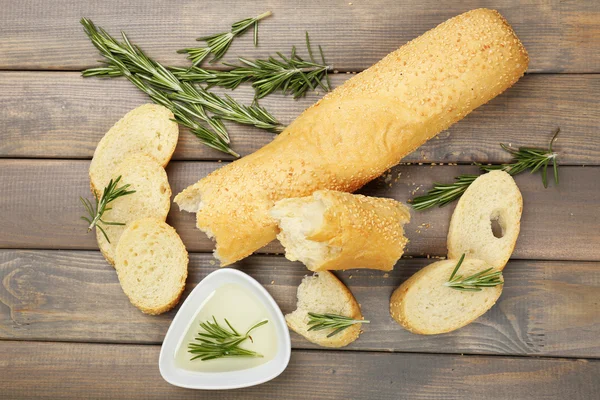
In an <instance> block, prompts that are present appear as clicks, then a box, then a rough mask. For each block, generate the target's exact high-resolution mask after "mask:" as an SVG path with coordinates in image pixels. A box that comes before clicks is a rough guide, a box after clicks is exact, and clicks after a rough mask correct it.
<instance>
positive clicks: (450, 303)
mask: <svg viewBox="0 0 600 400" xmlns="http://www.w3.org/2000/svg"><path fill="white" fill-rule="evenodd" d="M456 263H457V260H443V261H438V262H435V263H433V264H430V265H428V266H426V267H425V268H423V269H421V270H420V271H419V272H417V273H416V274H414V275H413V276H411V277H410V278H409V279H408V280H407V281H406V282H404V283H403V284H402V285H400V287H399V288H398V289H396V290H395V291H394V293H393V294H392V298H391V301H390V313H391V315H392V318H394V319H395V320H396V321H397V322H398V323H399V324H400V325H402V327H404V328H405V329H407V330H408V331H410V332H413V333H418V334H421V335H436V334H440V333H446V332H452V331H454V330H456V329H459V328H462V327H463V326H465V325H468V324H470V323H471V322H473V321H474V320H476V319H477V318H479V317H480V316H481V315H483V314H484V313H485V312H486V311H488V310H489V309H490V308H492V306H493V305H494V304H495V303H496V301H497V300H498V298H499V297H500V294H501V293H502V285H498V286H492V287H487V288H484V289H482V290H481V291H479V292H466V291H461V290H456V289H452V288H450V287H448V286H444V283H446V282H447V281H448V278H449V277H450V275H451V274H452V271H453V270H454V267H455V266H456ZM487 268H489V266H488V265H487V264H486V263H485V262H484V261H481V260H476V259H469V258H466V259H465V260H464V261H463V263H462V265H461V267H460V274H461V275H463V276H470V275H472V274H474V273H477V272H479V271H482V270H484V269H487Z"/></svg>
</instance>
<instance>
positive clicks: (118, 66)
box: [81, 18, 282, 157]
mask: <svg viewBox="0 0 600 400" xmlns="http://www.w3.org/2000/svg"><path fill="white" fill-rule="evenodd" d="M81 24H82V25H83V26H84V30H85V33H86V34H87V35H88V37H89V38H90V40H91V41H92V43H93V44H94V46H95V47H96V48H97V49H98V50H99V51H100V53H101V54H102V55H103V56H104V58H105V61H106V63H107V65H106V66H103V67H100V68H92V69H88V70H85V71H83V76H84V77H88V76H102V77H117V76H125V77H126V78H127V79H129V81H131V82H132V83H133V84H134V85H135V86H137V87H138V88H139V89H140V90H142V91H143V92H145V93H146V94H148V95H149V96H150V98H151V99H152V100H153V101H154V102H155V103H157V104H160V105H163V106H165V107H167V108H168V109H169V110H171V112H173V114H174V115H175V120H176V121H177V122H178V123H180V124H181V125H184V126H186V127H188V128H190V130H191V131H192V133H193V134H194V135H196V136H197V137H198V138H199V139H200V140H201V141H202V142H203V143H204V144H205V145H207V146H209V147H212V148H214V149H216V150H219V151H222V152H224V153H228V154H231V155H233V156H236V157H239V154H237V153H236V152H235V151H233V150H232V149H231V147H230V146H229V143H230V140H229V135H228V134H227V131H226V129H225V126H224V125H223V123H222V122H221V119H226V120H230V121H234V122H238V123H241V124H246V125H254V126H257V127H259V128H263V129H267V130H271V131H280V130H282V126H281V125H280V124H279V123H278V122H277V120H276V119H275V118H274V117H273V116H272V115H271V114H269V113H268V112H267V111H266V110H265V109H264V108H262V107H260V106H258V105H257V104H253V105H250V106H246V105H243V104H240V103H238V102H236V101H235V100H234V99H232V98H231V97H226V98H221V97H219V96H217V95H215V94H213V93H210V92H208V91H206V90H204V89H201V88H196V87H194V86H193V85H192V84H190V83H187V82H182V81H180V80H179V79H177V77H175V75H173V73H172V72H171V71H169V70H168V69H167V68H165V67H164V66H162V65H161V64H159V63H157V62H156V61H154V60H152V59H150V58H149V57H147V56H146V55H145V54H144V53H143V52H142V50H141V49H140V48H139V47H137V46H135V45H133V44H132V43H131V42H130V41H129V39H128V38H127V36H126V35H125V33H122V37H123V42H118V41H116V40H115V39H114V38H113V37H112V36H110V35H109V34H108V33H107V32H106V31H105V30H103V29H102V28H99V27H98V28H97V27H96V26H95V25H94V24H93V22H92V21H90V20H89V19H86V18H83V19H82V20H81ZM207 111H209V112H211V113H213V114H214V116H209V115H208V114H207ZM200 121H203V122H206V123H207V124H208V127H206V126H204V125H202V124H201V123H200Z"/></svg>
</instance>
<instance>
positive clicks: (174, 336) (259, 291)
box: [158, 268, 291, 390]
mask: <svg viewBox="0 0 600 400" xmlns="http://www.w3.org/2000/svg"><path fill="white" fill-rule="evenodd" d="M228 283H235V284H238V285H241V286H243V287H245V288H247V289H248V290H249V291H250V292H251V293H253V294H254V295H255V296H256V297H257V298H258V299H259V300H260V301H261V302H262V303H263V304H264V306H265V308H266V310H267V312H268V314H269V317H270V318H269V321H272V322H273V323H274V324H275V332H276V336H277V354H276V355H275V357H274V358H273V359H272V360H270V361H268V362H266V363H264V364H261V365H259V366H256V367H253V368H248V369H245V370H238V371H231V372H197V371H189V370H186V369H182V368H180V367H178V366H177V365H176V364H175V352H176V350H177V345H178V344H179V342H180V340H181V338H182V337H183V336H184V335H185V333H186V332H187V329H188V327H189V325H190V323H191V322H192V319H193V318H194V317H195V315H196V313H197V312H198V308H199V307H200V305H201V304H202V303H203V302H204V300H206V298H207V297H208V296H209V295H210V294H211V293H212V292H213V291H215V290H216V289H217V288H218V287H220V286H221V285H225V284H228ZM290 355H291V342H290V332H289V330H288V328H287V325H286V323H285V318H284V317H283V314H282V313H281V310H280V309H279V306H278V305H277V303H275V300H273V298H272V297H271V295H270V294H269V292H267V291H266V290H265V288H264V287H263V286H262V285H261V284H260V283H258V282H257V281H256V280H255V279H254V278H252V277H250V276H249V275H247V274H245V273H243V272H241V271H238V270H236V269H232V268H223V269H218V270H216V271H214V272H212V273H210V274H208V275H207V276H206V277H205V278H204V279H203V280H202V281H201V282H200V283H199V284H198V286H196V287H195V288H194V290H192V292H191V293H190V294H189V296H188V297H187V299H185V301H184V302H183V304H182V305H181V308H180V309H179V311H178V312H177V315H175V318H173V322H171V326H170V327H169V330H168V331H167V335H166V336H165V340H164V341H163V345H162V347H161V349H160V357H159V360H158V364H159V368H160V374H161V375H162V377H163V379H164V380H166V381H167V382H169V383H170V384H171V385H175V386H180V387H184V388H188V389H206V390H224V389H237V388H243V387H248V386H254V385H259V384H261V383H264V382H267V381H270V380H271V379H274V378H276V377H277V376H278V375H279V374H281V373H282V372H283V371H284V370H285V368H286V367H287V365H288V363H289V361H290Z"/></svg>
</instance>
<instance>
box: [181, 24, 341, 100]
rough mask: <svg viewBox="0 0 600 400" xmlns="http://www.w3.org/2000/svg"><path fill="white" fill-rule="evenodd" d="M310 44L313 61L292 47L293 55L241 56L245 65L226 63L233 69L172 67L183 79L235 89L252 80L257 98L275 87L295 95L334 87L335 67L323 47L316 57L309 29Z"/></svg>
mask: <svg viewBox="0 0 600 400" xmlns="http://www.w3.org/2000/svg"><path fill="white" fill-rule="evenodd" d="M306 47H307V49H308V53H309V55H310V57H311V61H306V60H303V59H302V58H301V57H300V56H298V55H297V53H296V48H295V47H293V48H292V52H291V55H290V57H289V58H288V57H285V56H284V55H283V54H281V53H277V56H278V57H277V58H276V57H269V58H268V59H267V60H254V61H251V60H247V59H245V58H239V62H240V63H241V64H242V65H241V66H236V65H230V64H226V65H228V66H230V67H234V68H233V69H232V70H229V71H216V70H206V69H202V68H199V67H196V66H193V67H191V68H171V71H173V74H174V75H175V76H176V77H177V78H179V79H180V80H183V81H188V82H195V83H206V84H208V87H209V88H210V87H212V86H221V87H225V88H228V89H235V88H237V87H238V86H239V85H240V84H242V83H244V82H252V87H253V88H254V90H255V92H256V94H255V96H256V98H257V99H261V98H263V97H265V96H267V95H269V94H271V93H273V92H275V91H278V90H281V91H282V92H283V93H284V94H290V93H291V94H293V96H294V98H298V97H302V96H304V95H305V94H306V93H307V92H308V91H309V90H314V89H315V88H316V87H317V86H318V87H321V88H322V89H323V90H324V91H330V90H331V86H330V84H329V76H328V71H330V70H331V67H330V66H328V65H327V63H326V62H325V56H324V55H323V49H322V48H321V47H320V46H319V53H320V54H321V60H322V63H318V62H316V61H314V59H313V57H312V49H311V47H310V39H309V37H308V32H307V33H306Z"/></svg>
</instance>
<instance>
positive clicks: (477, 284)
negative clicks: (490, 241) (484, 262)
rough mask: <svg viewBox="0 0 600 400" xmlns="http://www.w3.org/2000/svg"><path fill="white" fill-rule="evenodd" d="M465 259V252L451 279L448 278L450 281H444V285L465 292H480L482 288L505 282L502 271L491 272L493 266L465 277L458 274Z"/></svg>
mask: <svg viewBox="0 0 600 400" xmlns="http://www.w3.org/2000/svg"><path fill="white" fill-rule="evenodd" d="M464 259H465V254H464V253H463V255H462V256H461V257H460V260H458V263H457V264H456V267H454V271H452V275H450V279H448V282H446V283H444V286H448V287H450V288H452V289H456V290H462V291H464V292H480V291H481V288H486V287H491V286H498V285H502V284H503V283H504V281H503V280H502V272H501V271H494V272H491V271H492V270H493V268H488V269H485V270H483V271H480V272H477V273H476V274H473V275H471V276H468V277H466V278H463V276H462V275H456V273H457V272H458V269H459V268H460V266H461V264H462V262H463V261H464Z"/></svg>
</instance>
